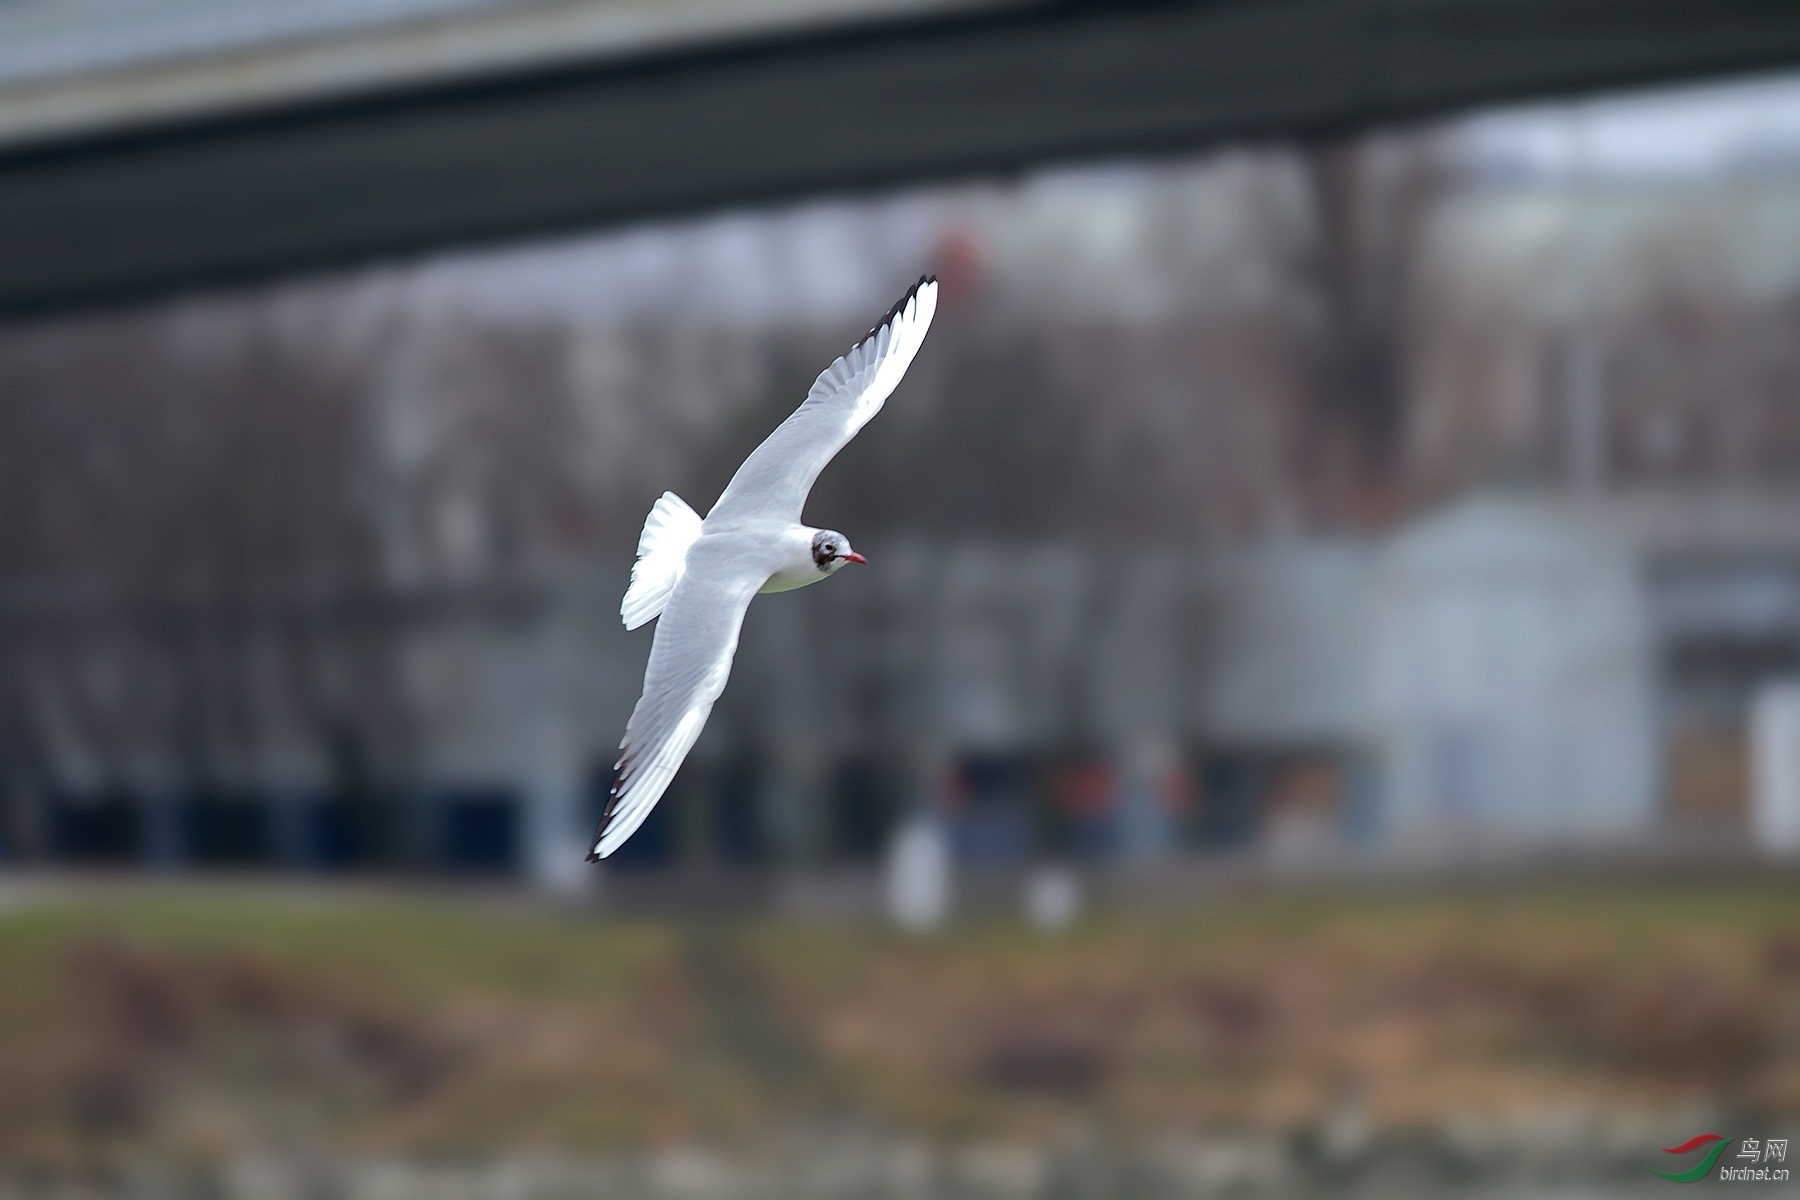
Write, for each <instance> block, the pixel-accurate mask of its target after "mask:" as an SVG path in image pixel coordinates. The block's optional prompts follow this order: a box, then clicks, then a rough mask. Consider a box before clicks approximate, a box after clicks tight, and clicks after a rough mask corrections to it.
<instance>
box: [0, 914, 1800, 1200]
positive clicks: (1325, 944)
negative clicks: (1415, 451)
mask: <svg viewBox="0 0 1800 1200" xmlns="http://www.w3.org/2000/svg"><path fill="white" fill-rule="evenodd" d="M1797 900H1800V893H1797V891H1796V889H1795V888H1793V887H1791V886H1788V885H1785V884H1776V883H1770V884H1757V885H1754V886H1725V885H1720V886H1712V887H1692V886H1690V887H1680V888H1674V887H1671V888H1662V889H1654V888H1645V887H1633V888H1626V889H1614V890H1598V889H1596V890H1572V889H1552V890H1547V891H1546V890H1537V891H1529V890H1514V891H1498V890H1497V891H1487V892H1465V893H1454V894H1445V893H1437V894H1421V893H1414V894H1405V895H1400V894H1394V895H1379V894H1371V893H1361V894H1354V895H1324V894H1321V895H1304V896H1296V895H1263V896H1253V897H1245V898H1241V899H1236V900H1232V901H1229V902H1226V901H1220V902H1216V903H1214V904H1212V905H1210V906H1208V907H1205V908H1202V909H1198V910H1194V911H1190V912H1186V913H1181V914H1175V915H1167V916H1159V917H1143V916H1138V917H1127V916H1124V915H1116V916H1108V917H1103V918H1099V919H1095V920H1093V921H1090V922H1089V923H1087V924H1086V925H1084V926H1083V927H1081V928H1080V929H1078V930H1077V931H1075V932H1074V933H1072V934H1071V935H1069V936H1067V937H1064V938H1061V939H1055V940H1049V939H1044V938H1040V937H1037V936H1034V935H1031V934H1029V933H1028V932H1026V931H1025V930H1023V929H1021V928H1019V927H1017V926H1016V925H1012V924H1010V923H1003V922H994V923H985V924H976V925H970V926H965V927H962V928H959V929H957V930H955V931H953V932H951V933H948V934H946V935H943V936H941V937H937V938H931V939H924V940H913V939H907V938H902V937H899V936H896V935H891V934H888V933H884V932H880V931H875V930H871V929H859V928H854V927H842V926H822V925H801V924H793V923H784V922H776V921H745V922H733V923H713V924H705V923H658V922H652V921H625V920H609V919H604V918H578V917H573V916H567V915H556V914H551V913H547V912H532V911H512V912H509V913H505V914H502V913H498V912H489V911H483V910H481V909H479V908H477V907H476V906H475V905H474V904H473V903H472V902H470V901H468V900H465V899H455V898H444V899H437V900H429V899H419V898H412V899H408V898H404V897H399V896H394V895H385V896H384V895H379V894H369V893H342V894H336V895H332V894H320V893H311V894H301V893H294V892H283V891H279V890H275V889H268V888H256V887H250V886H242V885H230V886H227V885H218V886H152V885H143V886H125V887H111V888H107V889H103V890H100V891H93V892H87V893H81V892H70V893H66V894H64V895H63V896H62V897H61V898H58V899H47V900H44V901H42V902H39V903H34V904H31V905H28V906H21V907H17V908H15V909H13V910H11V911H9V912H5V913H0V981H4V986H3V987H0V1165H4V1166H9V1167H18V1166H32V1165H38V1166H43V1167H48V1168H53V1169H58V1170H69V1169H90V1168H92V1167H94V1166H95V1165H97V1164H105V1163H107V1162H109V1161H113V1160H116V1159H119V1158H120V1157H122V1156H126V1157H128V1156H146V1155H148V1156H155V1157H157V1158H160V1159H164V1160H169V1161H175V1162H184V1161H185V1162H195V1163H202V1162H211V1161H216V1160H218V1159H220V1158H222V1157H226V1156H230V1155H233V1154H238V1153H242V1152H244V1151H247V1150H256V1149H263V1150H275V1151H279V1152H286V1153H292V1152H294V1151H295V1150H297V1149H298V1150H312V1151H320V1152H334V1153H335V1152H352V1153H389V1152H399V1153H409V1154H423V1155H437V1156H442V1155H452V1156H456V1157H468V1156H475V1157H480V1156H485V1155H489V1154H497V1153H518V1152H522V1151H529V1150H551V1149H554V1150H568V1151H576V1152H586V1151H605V1150H616V1149H625V1148H635V1147H645V1146H655V1145H663V1144H668V1143H671V1142H676V1141H682V1140H687V1139H692V1138H712V1139H719V1140H724V1141H735V1142H739V1143H741V1144H749V1143H750V1142H752V1141H754V1139H755V1138H756V1137H757V1136H758V1135H759V1134H760V1133H762V1132H765V1131H766V1130H767V1129H769V1128H770V1127H771V1126H773V1125H779V1124H781V1123H782V1122H784V1121H788V1120H794V1119H798V1120H804V1121H819V1120H827V1121H839V1120H844V1119H851V1120H855V1121H857V1122H861V1123H867V1124H871V1125H875V1126H879V1127H884V1128H890V1129H898V1130H904V1131H907V1132H911V1133H917V1134H921V1135H925V1136H929V1137H933V1138H939V1139H947V1140H956V1139H961V1138H971V1137H980V1138H993V1137H999V1138H1014V1139H1030V1138H1039V1137H1050V1136H1054V1135H1055V1134H1056V1133H1057V1132H1058V1131H1060V1130H1062V1129H1065V1128H1067V1125H1068V1122H1069V1121H1070V1120H1071V1119H1072V1118H1077V1117H1078V1118H1080V1119H1082V1120H1083V1121H1086V1122H1088V1123H1091V1124H1096V1125H1098V1126H1099V1127H1101V1128H1104V1129H1108V1130H1110V1131H1112V1132H1114V1133H1115V1134H1116V1135H1118V1136H1121V1137H1126V1138H1130V1137H1137V1136H1150V1135H1154V1134H1156V1133H1158V1132H1160V1131H1166V1130H1182V1129H1194V1128H1238V1129H1244V1128H1248V1129H1265V1130H1266V1129H1276V1130H1285V1131H1299V1130H1306V1129H1308V1128H1312V1127H1314V1126H1316V1125H1317V1124H1318V1123H1319V1122H1321V1121H1322V1120H1323V1119H1325V1117H1326V1116H1327V1114H1329V1113H1331V1112H1332V1111H1334V1110H1335V1109H1338V1108H1341V1107H1342V1106H1343V1105H1345V1104H1346V1103H1354V1104H1355V1105H1356V1106H1357V1107H1358V1108H1359V1109H1360V1110H1361V1111H1363V1112H1365V1113H1366V1114H1367V1115H1368V1116H1369V1118H1370V1119H1371V1120H1372V1121H1373V1122H1374V1123H1375V1126H1376V1127H1377V1128H1378V1129H1385V1130H1388V1131H1395V1132H1404V1131H1409V1130H1421V1129H1428V1128H1432V1127H1436V1126H1438V1125H1440V1124H1441V1123H1442V1122H1443V1121H1444V1120H1445V1119H1446V1118H1447V1117H1448V1116H1450V1115H1454V1114H1473V1115H1476V1116H1490V1117H1505V1116H1507V1115H1508V1114H1517V1113H1521V1112H1532V1111H1539V1112H1541V1111H1550V1110H1557V1111H1573V1110H1582V1109H1585V1110H1587V1111H1593V1112H1606V1113H1625V1112H1636V1113H1644V1114H1648V1115H1654V1114H1656V1113H1659V1112H1667V1111H1670V1110H1672V1109H1673V1108H1674V1107H1675V1106H1677V1105H1679V1104H1681V1103H1683V1102H1684V1101H1691V1100H1694V1099H1699V1100H1703V1101H1706V1102H1708V1103H1710V1104H1712V1105H1714V1106H1716V1107H1718V1108H1721V1109H1723V1110H1726V1111H1739V1112H1743V1113H1745V1114H1747V1115H1749V1114H1757V1115H1769V1116H1774V1115H1776V1114H1791V1113H1794V1112H1800V904H1797V903H1796V901H1797Z"/></svg>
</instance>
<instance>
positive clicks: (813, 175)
mask: <svg viewBox="0 0 1800 1200" xmlns="http://www.w3.org/2000/svg"><path fill="white" fill-rule="evenodd" d="M1795 62H1800V4H1795V3H1792V2H1791V0H1200V2H1193V0H1189V2H1174V0H1165V2H1160V3H1148V2H1142V0H1140V2H1135V3H1128V2H1115V3H1055V4H1027V5H1021V6H1017V7H1009V8H1001V9H986V10H976V11H972V12H968V13H963V14H947V15H946V14H940V15H935V16H925V17H913V18H906V19H890V20H883V21H881V22H877V23H864V24H861V25H858V26H855V27H853V28H848V29H843V30H839V31H835V32H834V31H824V32H812V33H805V34H788V35H783V36H778V37H770V38H766V39H762V40H755V41H745V42H738V43H735V44H730V45H724V46H710V47H704V48H695V49H685V50H663V51H659V52H656V53H654V54H650V55H646V56H643V57H638V58H634V59H631V60H628V61H620V60H616V59H615V60H609V61H605V62H596V63H592V64H589V65H575V66H570V65H567V64H564V65H560V66H557V67H554V68H542V69H536V70H517V71H515V72H513V73H511V74H508V75H506V76H504V77H489V78H485V79H482V80H480V81H477V82H463V83H454V84H453V83H445V82H443V81H438V82H434V83H430V84H428V85H417V86H412V87H409V88H407V89H404V90H396V91H391V92H388V93H385V94H381V95H365V96H363V97H361V98H357V99H343V98H339V99H335V100H315V101H312V102H308V103H305V104H296V105H293V106H290V107H287V108H284V109H281V110H277V111H263V112H259V113H256V114H251V115H245V114H239V115H235V116H229V117H227V116H218V115H215V116H211V117H207V118H205V119H198V118H196V119H193V120H190V121H187V122H185V123H179V124H167V125H163V126H160V127H157V128H153V129H143V130H139V131H136V132H130V133H115V134H110V135H97V134H94V133H91V132H90V133H86V134H82V135H80V136H78V137H77V136H71V137H68V138H66V139H63V140H46V141H39V142H37V143H34V144H32V145H30V146H27V147H17V148H13V149H11V150H0V313H4V314H11V315H22V314H30V313H37V312H46V311H52V310H55V309H61V308H68V307H72V306H80V305H92V304H97V303H108V302H113V301H119V300H124V299H130V298H134V297H142V296H147V295H154V294H158V293H165V292H169V291H172V290H178V289H184V288H191V287H197V286H204V285H209V284H215V283H222V282H229V281H237V280H247V279H255V278H260V277H268V276H271V275H275V274H279V273H284V272H298V271H309V270H315V269H319V268H325V267H331V266H337V265H343V264H352V263H357V262H362V261H369V260H374V259H380V258H385V257H392V256H396V255H402V254H408V253H412V252H417V251H422V250H428V249H433V248H438V247H445V246H452V245H459V244H467V243H474V242H482V241H494V240H500V239H507V238H515V237H524V236H529V235H534V234H544V233H552V232H558V231H569V230H576V229H581V228H591V227H595V226H599V225H603V224H605V223H609V222H618V221H624V220H628V219H632V218H641V217H646V216H652V215H665V214H672V213H678V212H689V211H696V210H701V209H706V208H710V207H714V206H719V205H726V204H739V203H746V202H760V201H768V200H774V199H780V198H785V197H793V196H799V195H804V194H809V193H819V192H825V191H835V190H846V189H857V188H865V187H870V186H876V185H889V184H895V183H902V182H912V181H924V180H932V179H945V178H953V177H958V176H968V175H979V174H984V173H992V172H998V171H1006V170H1011V169H1014V168H1018V167H1022V166H1026V165H1029V164H1033V163H1039V162H1046V161H1055V160H1071V159H1079V158H1084V157H1101V156H1114V155H1121V154H1128V153H1140V152H1164V151H1171V150H1178V149H1187V148H1194V147H1199V146H1203V145H1206V144H1209V143H1215V142H1218V141H1221V140H1227V139H1238V138H1260V137H1270V136H1313V135H1320V134H1328V133H1332V132H1337V131H1343V130H1349V129H1354V128H1357V127H1362V126H1367V125H1371V124H1374V123H1378V122H1386V121H1394V120H1401V119H1406V118H1412V117H1418V116H1424V115H1428V114H1432V113H1437V112H1443V111H1446V110H1453V109H1457V108H1462V107H1467V106H1470V105H1475V104H1481V103H1485V102H1493V101H1500V100H1510V99H1528V98H1535V97H1544V96H1551V95H1559V94H1569V93H1574V92H1583V91H1592V90H1595V89H1602V88H1612V87H1619V86H1628V85H1637V84H1647V83H1654V82H1675V81H1679V80H1686V79H1696V78H1702V77H1707V76H1713V75H1721V74H1726V73H1731V72H1743V71H1751V70H1762V69H1773V68H1779V67H1782V66H1784V65H1787V64H1790V63H1795Z"/></svg>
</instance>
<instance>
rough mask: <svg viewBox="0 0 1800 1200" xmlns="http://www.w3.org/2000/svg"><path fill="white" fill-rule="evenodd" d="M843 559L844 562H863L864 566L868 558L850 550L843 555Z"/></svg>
mask: <svg viewBox="0 0 1800 1200" xmlns="http://www.w3.org/2000/svg"><path fill="white" fill-rule="evenodd" d="M844 561H845V562H859V563H862V564H864V565H865V566H866V565H868V562H869V560H868V559H866V558H864V557H863V556H862V555H860V554H858V553H857V552H856V551H854V550H852V551H851V552H850V553H848V554H846V555H844Z"/></svg>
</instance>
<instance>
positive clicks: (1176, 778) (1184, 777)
mask: <svg viewBox="0 0 1800 1200" xmlns="http://www.w3.org/2000/svg"><path fill="white" fill-rule="evenodd" d="M1194 783H1195V781H1194V773H1193V771H1191V770H1189V769H1188V767H1187V765H1186V764H1185V763H1182V764H1177V765H1175V766H1173V767H1170V768H1169V770H1168V773H1167V774H1165V775H1164V776H1163V778H1162V789H1161V790H1162V802H1163V811H1164V812H1166V813H1168V814H1169V815H1170V816H1172V817H1184V816H1186V815H1187V814H1188V813H1189V812H1191V811H1192V810H1193V808H1194V802H1195V800H1196V799H1197V792H1198V789H1197V788H1196V787H1195V786H1194Z"/></svg>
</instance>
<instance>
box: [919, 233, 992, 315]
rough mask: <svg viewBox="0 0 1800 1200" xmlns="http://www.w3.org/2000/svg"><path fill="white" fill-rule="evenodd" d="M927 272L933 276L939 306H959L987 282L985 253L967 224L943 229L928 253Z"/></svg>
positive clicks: (979, 290)
mask: <svg viewBox="0 0 1800 1200" xmlns="http://www.w3.org/2000/svg"><path fill="white" fill-rule="evenodd" d="M931 273H932V274H933V275H935V276H937V281H938V297H939V300H940V301H941V302H942V303H944V304H946V305H949V306H951V307H962V306H963V305H966V304H969V303H971V302H972V301H974V300H975V298H976V297H977V296H979V295H980V294H981V289H982V286H983V285H984V284H985V283H986V282H987V253H986V252H985V251H984V250H983V249H982V246H981V239H980V238H979V237H977V236H976V234H975V231H974V230H973V229H971V228H969V227H968V226H967V225H953V226H951V227H950V228H949V229H948V230H946V231H945V233H944V236H943V237H942V238H940V239H939V240H938V244H937V248H936V249H935V250H934V251H933V252H932V255H931Z"/></svg>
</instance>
